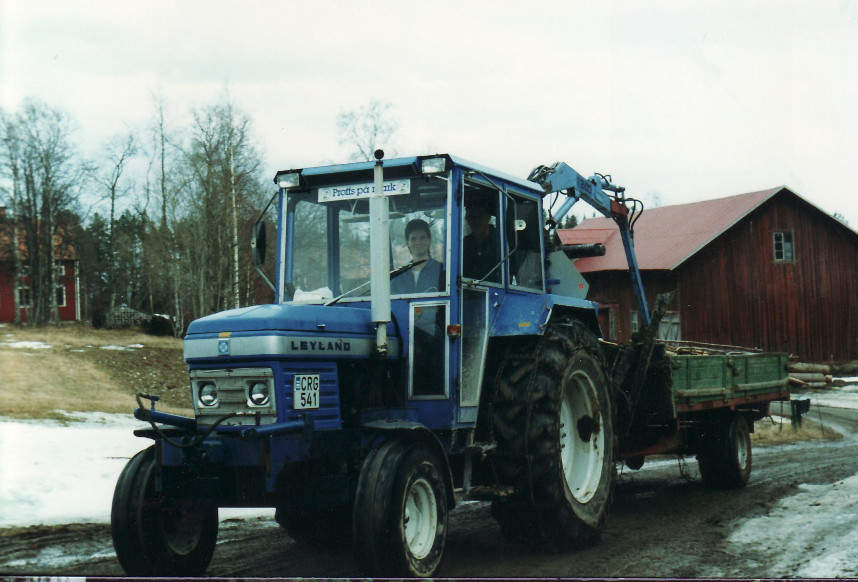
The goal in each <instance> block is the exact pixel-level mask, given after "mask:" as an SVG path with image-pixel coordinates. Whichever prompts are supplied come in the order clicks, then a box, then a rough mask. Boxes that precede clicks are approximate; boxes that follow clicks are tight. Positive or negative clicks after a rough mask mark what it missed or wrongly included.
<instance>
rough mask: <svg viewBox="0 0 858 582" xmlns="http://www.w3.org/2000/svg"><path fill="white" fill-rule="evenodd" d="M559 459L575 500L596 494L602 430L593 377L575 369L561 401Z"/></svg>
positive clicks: (602, 453)
mask: <svg viewBox="0 0 858 582" xmlns="http://www.w3.org/2000/svg"><path fill="white" fill-rule="evenodd" d="M560 423H561V425H560V447H561V453H560V461H561V464H562V466H563V474H564V478H565V480H566V485H567V486H568V488H569V492H570V493H571V495H572V497H573V498H574V499H575V500H576V501H577V502H578V503H587V502H588V501H589V500H590V499H592V498H593V496H594V495H595V494H596V491H597V490H598V487H599V482H600V481H601V479H602V467H603V466H604V463H605V446H604V445H605V432H604V431H603V430H602V424H603V423H602V415H601V408H600V406H599V403H598V401H597V399H596V388H595V385H594V383H593V380H592V379H591V378H590V376H589V375H587V374H586V373H585V372H583V371H581V370H578V371H576V372H575V373H574V374H573V375H572V378H571V381H570V382H569V383H567V384H566V386H565V387H564V390H563V398H562V400H561V402H560Z"/></svg>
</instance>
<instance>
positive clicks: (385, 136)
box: [337, 99, 399, 162]
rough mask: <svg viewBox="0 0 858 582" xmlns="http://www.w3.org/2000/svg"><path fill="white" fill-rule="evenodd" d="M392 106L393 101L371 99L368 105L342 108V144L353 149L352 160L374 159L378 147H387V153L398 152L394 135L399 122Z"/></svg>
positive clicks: (338, 122) (339, 116) (340, 122)
mask: <svg viewBox="0 0 858 582" xmlns="http://www.w3.org/2000/svg"><path fill="white" fill-rule="evenodd" d="M392 110H393V105H392V104H391V103H388V102H386V101H380V100H378V99H372V100H371V101H370V102H369V103H367V104H366V105H362V106H360V107H358V108H357V109H352V110H350V111H343V112H341V113H340V114H339V115H338V116H337V129H338V130H339V133H340V145H344V146H349V147H351V148H352V149H353V151H352V153H351V155H350V159H351V160H352V161H354V162H361V161H369V160H372V159H373V154H374V153H375V150H377V149H383V150H385V152H386V153H387V154H388V156H392V155H395V154H396V149H395V144H394V136H395V134H396V132H397V131H398V129H399V123H398V121H397V120H396V118H395V117H394V116H393V113H392Z"/></svg>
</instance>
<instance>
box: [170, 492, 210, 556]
mask: <svg viewBox="0 0 858 582" xmlns="http://www.w3.org/2000/svg"><path fill="white" fill-rule="evenodd" d="M162 531H163V534H164V541H165V542H166V543H167V545H168V546H169V547H170V549H171V550H172V551H173V552H174V553H176V554H178V555H180V556H185V555H187V554H190V553H191V552H192V551H193V550H194V548H196V547H197V544H199V541H200V538H201V537H202V512H201V511H199V510H197V509H195V508H193V507H191V503H190V502H187V501H186V502H184V503H176V504H174V505H170V506H168V507H167V508H166V510H162Z"/></svg>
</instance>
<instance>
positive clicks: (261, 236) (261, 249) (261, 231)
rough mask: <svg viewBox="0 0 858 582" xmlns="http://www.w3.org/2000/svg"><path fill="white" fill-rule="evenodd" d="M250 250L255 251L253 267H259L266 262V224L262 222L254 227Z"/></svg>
mask: <svg viewBox="0 0 858 582" xmlns="http://www.w3.org/2000/svg"><path fill="white" fill-rule="evenodd" d="M250 248H251V249H252V250H253V266H254V267H258V266H260V265H261V264H263V263H264V262H265V223H264V222H262V221H261V220H260V221H259V222H257V223H256V224H254V225H253V233H252V235H251V238H250Z"/></svg>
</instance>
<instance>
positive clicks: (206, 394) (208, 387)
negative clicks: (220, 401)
mask: <svg viewBox="0 0 858 582" xmlns="http://www.w3.org/2000/svg"><path fill="white" fill-rule="evenodd" d="M199 399H200V404H202V405H203V406H214V405H216V404H217V386H215V385H214V384H212V383H211V382H207V383H205V384H202V385H201V386H200V397H199Z"/></svg>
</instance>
